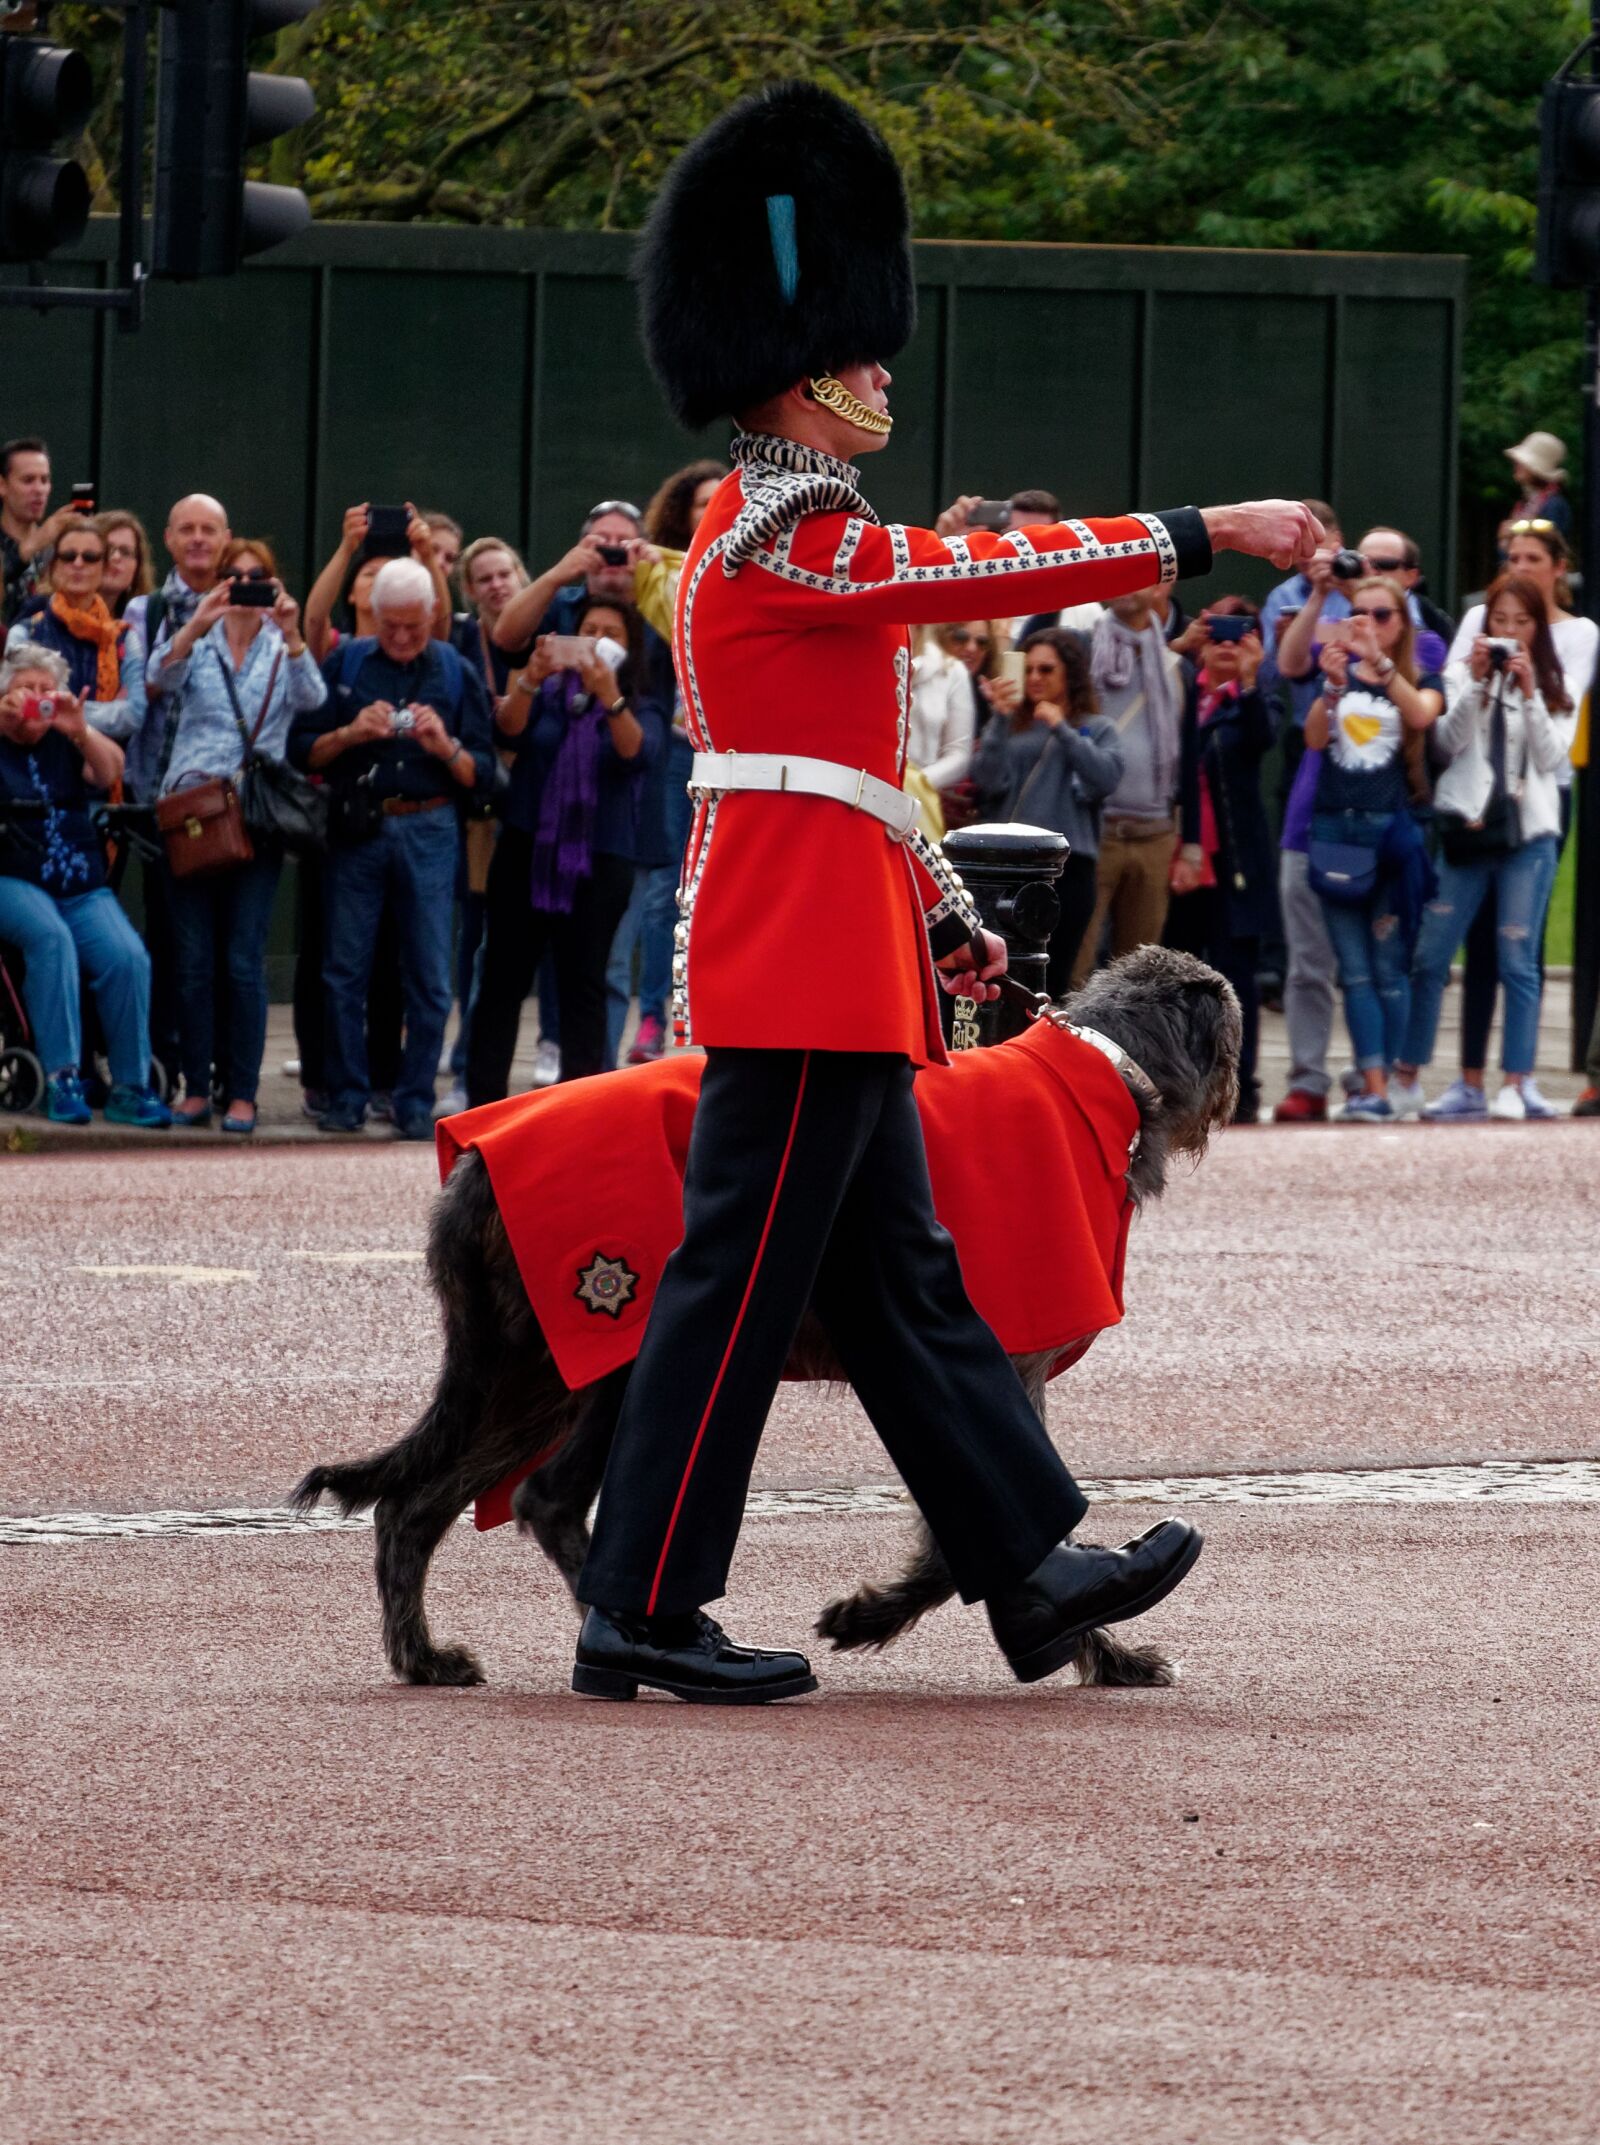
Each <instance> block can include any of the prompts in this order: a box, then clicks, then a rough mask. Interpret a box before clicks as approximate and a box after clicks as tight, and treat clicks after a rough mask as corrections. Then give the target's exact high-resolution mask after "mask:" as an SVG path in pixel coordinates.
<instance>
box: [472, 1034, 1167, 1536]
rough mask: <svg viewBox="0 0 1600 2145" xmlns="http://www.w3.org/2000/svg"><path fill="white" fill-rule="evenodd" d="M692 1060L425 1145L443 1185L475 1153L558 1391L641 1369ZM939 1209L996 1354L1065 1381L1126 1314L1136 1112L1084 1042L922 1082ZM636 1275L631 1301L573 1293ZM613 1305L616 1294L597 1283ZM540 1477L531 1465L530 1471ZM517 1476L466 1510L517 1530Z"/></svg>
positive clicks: (581, 1087) (680, 1059)
mask: <svg viewBox="0 0 1600 2145" xmlns="http://www.w3.org/2000/svg"><path fill="white" fill-rule="evenodd" d="M703 1064H704V1060H703V1059H702V1058H699V1057H697V1056H690V1055H678V1056H674V1057H668V1058H662V1059H660V1060H658V1061H657V1062H656V1063H655V1064H653V1065H641V1066H638V1067H635V1068H630V1069H629V1070H627V1071H625V1072H619V1073H608V1074H607V1075H606V1076H605V1077H604V1078H603V1079H596V1080H578V1081H574V1082H572V1083H571V1084H570V1085H567V1086H561V1087H553V1088H545V1089H543V1090H541V1091H539V1092H536V1093H533V1094H527V1095H513V1096H510V1097H508V1098H507V1100H506V1101H504V1102H492V1103H489V1104H486V1105H485V1107H484V1108H482V1109H480V1110H469V1111H467V1112H466V1113H465V1114H464V1115H462V1116H460V1117H449V1118H446V1119H445V1120H444V1121H443V1122H442V1123H441V1124H440V1126H439V1128H438V1147H439V1167H440V1175H441V1177H445V1176H448V1175H449V1173H450V1170H451V1168H452V1167H453V1166H454V1164H455V1161H456V1158H457V1156H458V1155H460V1154H461V1153H463V1152H464V1151H465V1150H466V1149H468V1148H472V1147H475V1148H476V1149H477V1150H478V1152H479V1153H480V1154H481V1155H482V1156H483V1159H484V1162H485V1165H486V1166H487V1168H488V1171H489V1179H490V1182H491V1184H492V1185H493V1187H494V1195H495V1200H496V1203H497V1205H498V1206H499V1209H500V1212H501V1215H502V1216H503V1217H504V1220H505V1225H506V1231H507V1234H508V1235H509V1237H510V1239H511V1248H512V1251H513V1253H514V1254H515V1257H516V1261H517V1268H518V1271H519V1272H520V1274H521V1276H522V1282H523V1286H524V1287H525V1288H526V1289H527V1291H528V1300H529V1302H530V1303H531V1304H532V1306H533V1309H534V1313H535V1315H536V1316H537V1318H538V1320H539V1325H540V1328H541V1330H542V1331H543V1333H544V1335H545V1338H546V1340H547V1341H548V1342H549V1344H550V1352H551V1355H552V1356H553V1357H554V1359H555V1364H556V1368H557V1369H558V1370H559V1371H560V1373H561V1376H562V1378H563V1379H564V1380H565V1381H566V1383H567V1385H568V1386H569V1387H572V1388H574V1389H575V1388H577V1387H578V1386H583V1385H590V1384H592V1383H593V1382H594V1380H595V1379H597V1378H603V1377H604V1376H605V1375H606V1373H607V1372H608V1371H613V1370H616V1369H617V1368H619V1367H620V1366H621V1365H622V1364H624V1363H631V1362H632V1361H633V1359H634V1357H635V1356H636V1355H637V1354H638V1353H639V1344H640V1341H641V1340H642V1339H643V1336H644V1326H645V1320H646V1318H647V1317H648V1315H649V1310H650V1303H651V1299H652V1297H653V1296H654V1294H655V1287H656V1282H657V1280H658V1279H659V1277H660V1274H661V1270H662V1268H663V1267H664V1266H665V1264H666V1262H667V1259H668V1258H669V1257H670V1255H671V1253H672V1252H673V1250H674V1248H675V1247H676V1245H677V1243H678V1240H679V1238H680V1237H681V1235H682V1233H683V1167H684V1158H685V1155H686V1154H687V1152H688V1146H689V1132H690V1128H691V1126H692V1124H693V1122H694V1109H695V1101H696V1098H697V1096H698V1094H699V1089H700V1073H701V1068H702V1066H703ZM916 1094H917V1107H918V1110H919V1111H920V1113H921V1116H922V1129H923V1135H924V1137H925V1139H926V1141H927V1148H928V1171H929V1175H930V1177H931V1178H932V1181H933V1200H934V1207H935V1209H936V1211H937V1213H938V1216H939V1219H940V1221H941V1222H943V1224H944V1226H945V1227H946V1228H947V1229H948V1230H949V1231H950V1233H951V1235H952V1236H953V1237H954V1238H955V1242H956V1249H957V1251H958V1252H959V1253H960V1256H961V1271H962V1276H963V1278H964V1280H965V1281H966V1284H967V1292H968V1294H969V1295H970V1296H971V1298H972V1301H973V1303H974V1305H975V1306H976V1308H977V1310H978V1311H979V1313H980V1314H981V1316H982V1317H983V1318H984V1319H986V1320H987V1322H988V1323H989V1325H991V1326H992V1327H993V1328H994V1331H995V1332H996V1334H997V1335H998V1336H999V1338H1000V1341H1001V1344H1002V1345H1003V1346H1004V1348H1005V1349H1006V1352H1007V1353H1008V1354H1009V1355H1031V1354H1035V1353H1037V1352H1040V1351H1043V1350H1046V1349H1050V1350H1054V1351H1055V1353H1056V1361H1055V1364H1054V1366H1053V1369H1052V1375H1054V1374H1055V1373H1056V1372H1058V1371H1061V1370H1064V1369H1065V1368H1066V1367H1067V1365H1068V1364H1069V1363H1073V1362H1076V1360H1077V1359H1078V1357H1079V1356H1080V1355H1082V1353H1083V1351H1084V1350H1085V1349H1086V1348H1087V1347H1088V1346H1089V1343H1090V1342H1091V1341H1092V1340H1093V1339H1094V1337H1095V1335H1096V1334H1097V1333H1100V1332H1103V1331H1104V1329H1105V1328H1106V1327H1107V1326H1114V1325H1116V1324H1117V1323H1118V1321H1119V1320H1120V1319H1121V1317H1122V1270H1123V1261H1124V1257H1125V1254H1126V1250H1127V1241H1128V1224H1129V1222H1130V1220H1131V1218H1132V1213H1133V1208H1132V1203H1131V1201H1130V1199H1129V1195H1128V1186H1127V1168H1128V1158H1129V1154H1130V1152H1131V1149H1132V1145H1133V1140H1134V1134H1135V1133H1136V1131H1137V1129H1138V1122H1139V1119H1138V1111H1137V1109H1136V1108H1135V1106H1134V1101H1133V1098H1132V1096H1131V1095H1130V1094H1129V1093H1128V1090H1127V1088H1126V1086H1125V1085H1124V1084H1123V1081H1122V1078H1121V1076H1120V1075H1119V1074H1118V1072H1117V1071H1116V1068H1115V1067H1114V1066H1113V1065H1112V1064H1111V1063H1110V1062H1109V1060H1108V1059H1107V1058H1106V1057H1105V1056H1104V1055H1103V1054H1102V1053H1101V1052H1100V1051H1098V1050H1096V1049H1095V1048H1094V1047H1093V1046H1092V1045H1091V1044H1088V1043H1085V1042H1082V1041H1081V1040H1080V1039H1079V1038H1078V1037H1077V1036H1075V1035H1071V1034H1068V1033H1066V1032H1065V1031H1064V1030H1062V1029H1060V1028H1058V1027H1056V1026H1054V1025H1053V1024H1052V1023H1050V1022H1048V1021H1038V1022H1036V1023H1035V1024H1034V1025H1033V1026H1032V1027H1031V1028H1030V1029H1029V1030H1028V1031H1027V1033H1026V1034H1025V1035H1020V1036H1017V1037H1016V1038H1015V1039H1014V1040H1012V1041H1011V1042H1008V1043H1001V1044H999V1045H998V1046H996V1047H995V1048H994V1049H990V1050H969V1051H964V1052H961V1053H960V1054H959V1055H957V1056H956V1057H955V1058H954V1059H953V1060H952V1061H951V1062H950V1063H949V1064H947V1065H942V1066H929V1067H927V1068H925V1069H924V1070H923V1071H922V1072H919V1074H918V1075H917V1086H916ZM597 1258H598V1259H601V1260H607V1261H611V1262H613V1268H614V1267H615V1262H618V1261H620V1262H621V1264H622V1266H623V1267H625V1268H626V1270H627V1273H628V1275H631V1276H632V1277H633V1278H632V1283H631V1287H629V1286H628V1285H627V1284H626V1283H624V1287H626V1288H627V1300H626V1301H624V1302H620V1303H619V1302H618V1301H617V1299H616V1296H615V1294H613V1295H612V1296H611V1297H610V1298H609V1299H608V1298H605V1297H604V1296H602V1297H601V1301H600V1303H599V1305H598V1306H597V1305H596V1303H595V1302H594V1301H593V1299H594V1298H595V1297H596V1295H597V1294H598V1293H599V1292H598V1291H597V1290H596V1289H595V1287H594V1285H593V1283H592V1282H591V1283H590V1284H589V1285H588V1287H587V1289H585V1286H584V1276H585V1275H586V1274H588V1273H590V1272H591V1271H592V1270H594V1269H595V1265H596V1260H597ZM611 1285H612V1287H613V1288H615V1283H613V1284H611ZM533 1464H536V1463H533ZM528 1472H529V1468H527V1467H524V1468H521V1469H519V1470H518V1472H517V1473H516V1474H515V1475H513V1476H511V1477H509V1478H508V1479H507V1480H506V1481H505V1482H503V1483H501V1484H500V1485H499V1487H498V1488H497V1489H496V1490H494V1491H492V1492H491V1493H490V1495H489V1496H487V1497H484V1498H480V1499H479V1500H478V1508H477V1523H478V1525H479V1526H480V1527H496V1526H499V1525H501V1524H502V1523H503V1522H504V1521H505V1520H507V1519H509V1518H510V1516H511V1492H512V1490H513V1489H514V1488H515V1487H516V1484H517V1482H518V1481H520V1480H521V1478H522V1476H523V1475H524V1474H526V1473H528Z"/></svg>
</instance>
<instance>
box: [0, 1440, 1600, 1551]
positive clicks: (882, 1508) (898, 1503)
mask: <svg viewBox="0 0 1600 2145" xmlns="http://www.w3.org/2000/svg"><path fill="white" fill-rule="evenodd" d="M1082 1486H1083V1489H1084V1491H1085V1492H1086V1494H1087V1495H1088V1496H1089V1497H1091V1498H1093V1499H1096V1500H1101V1501H1104V1502H1105V1503H1107V1504H1164V1505H1178V1506H1182V1505H1187V1504H1479V1503H1492V1504H1600V1460H1489V1461H1485V1462H1482V1463H1481V1464H1474V1463H1470V1462H1462V1463H1457V1462H1452V1463H1449V1464H1447V1465H1443V1466H1439V1467H1360V1468H1351V1469H1349V1470H1348V1471H1347V1472H1345V1473H1338V1472H1335V1471H1333V1470H1327V1471H1322V1470H1313V1471H1308V1472H1306V1473H1303V1474H1281V1475H1161V1476H1151V1477H1148V1478H1140V1477H1117V1476H1108V1477H1106V1478H1104V1479H1102V1480H1098V1481H1097V1480H1095V1479H1093V1478H1092V1477H1091V1478H1087V1479H1085V1480H1084V1482H1083V1485H1082ZM910 1504H911V1499H910V1497H909V1496H908V1495H907V1494H906V1492H905V1491H904V1490H903V1489H902V1488H901V1487H900V1485H899V1484H898V1483H895V1482H863V1483H855V1484H850V1483H839V1484H835V1485H832V1486H822V1487H818V1488H814V1489H797V1490H756V1491H754V1492H753V1493H752V1494H751V1496H750V1497H749V1498H748V1500H747V1501H746V1504H745V1512H746V1515H747V1516H748V1517H749V1518H751V1519H783V1518H793V1517H797V1516H798V1517H806V1516H815V1515H816V1514H818V1513H838V1514H844V1515H848V1516H850V1517H852V1518H859V1517H862V1516H865V1515H871V1514H873V1513H884V1512H904V1511H906V1510H908V1509H909V1508H910ZM459 1524H461V1525H462V1526H470V1525H471V1524H472V1515H471V1513H470V1512H467V1513H463V1515H462V1518H461V1520H460V1522H459ZM371 1525H372V1519H371V1515H370V1514H358V1515H357V1516H356V1517H355V1518H353V1519H343V1518H341V1517H340V1516H339V1514H338V1513H337V1512H335V1511H333V1510H332V1509H331V1508H329V1507H326V1506H319V1507H318V1508H317V1509H316V1510H315V1511H311V1512H291V1511H290V1510H289V1509H288V1507H287V1506H285V1505H264V1506H226V1507H217V1508H215V1509H213V1510H211V1511H200V1512H41V1513H36V1514H33V1515H30V1516H27V1517H16V1518H7V1517H5V1516H3V1515H0V1543H20V1542H39V1543H66V1542H85V1541H89V1542H93V1541H108V1540H119V1539H122V1540H126V1539H130V1538H132V1539H138V1538H143V1539H146V1540H172V1539H174V1538H177V1537H179V1536H192V1535H198V1534H304V1533H342V1532H345V1531H347V1530H351V1529H360V1528H369V1527H370V1526H371Z"/></svg>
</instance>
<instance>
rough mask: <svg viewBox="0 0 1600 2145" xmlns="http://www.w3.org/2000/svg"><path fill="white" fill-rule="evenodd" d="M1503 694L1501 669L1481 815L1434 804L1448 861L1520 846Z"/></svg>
mask: <svg viewBox="0 0 1600 2145" xmlns="http://www.w3.org/2000/svg"><path fill="white" fill-rule="evenodd" d="M1505 697H1506V680H1505V672H1504V671H1501V672H1500V674H1499V676H1498V677H1497V678H1496V679H1495V687H1494V700H1493V703H1492V704H1491V706H1490V709H1489V772H1490V775H1491V776H1492V778H1493V780H1492V783H1491V787H1490V790H1489V801H1488V803H1487V804H1486V805H1485V806H1484V808H1483V816H1482V818H1480V819H1463V818H1462V816H1461V814H1460V813H1459V812H1452V811H1450V810H1448V809H1446V810H1443V811H1441V810H1439V809H1438V808H1437V807H1436V808H1435V812H1434V816H1435V818H1436V819H1437V820H1438V822H1439V846H1440V847H1441V848H1442V849H1443V851H1444V855H1445V862H1446V863H1447V864H1479V863H1482V862H1483V861H1484V859H1485V858H1488V857H1502V856H1509V855H1510V854H1511V852H1512V850H1513V849H1520V848H1521V847H1522V813H1521V810H1520V809H1519V807H1518V804H1517V800H1516V798H1515V797H1513V796H1512V794H1511V789H1510V785H1509V784H1508V783H1507V781H1506V707H1505Z"/></svg>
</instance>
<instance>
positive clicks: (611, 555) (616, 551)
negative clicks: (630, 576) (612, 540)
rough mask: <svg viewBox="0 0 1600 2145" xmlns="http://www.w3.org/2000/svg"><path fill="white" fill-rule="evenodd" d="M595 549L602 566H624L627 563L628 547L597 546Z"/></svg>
mask: <svg viewBox="0 0 1600 2145" xmlns="http://www.w3.org/2000/svg"><path fill="white" fill-rule="evenodd" d="M595 548H596V550H597V551H598V552H599V554H600V560H601V563H602V565H605V566H626V565H627V563H628V547H627V545H626V544H598V545H596V547H595Z"/></svg>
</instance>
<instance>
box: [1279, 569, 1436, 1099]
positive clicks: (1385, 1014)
mask: <svg viewBox="0 0 1600 2145" xmlns="http://www.w3.org/2000/svg"><path fill="white" fill-rule="evenodd" d="M1350 610H1351V615H1350V617H1349V618H1348V619H1343V620H1340V621H1339V623H1338V624H1336V625H1332V626H1328V627H1326V628H1324V632H1325V634H1326V635H1327V636H1328V637H1327V638H1326V639H1325V641H1324V643H1323V647H1322V654H1321V668H1322V675H1323V679H1324V686H1323V690H1322V692H1321V693H1319V694H1318V696H1317V698H1316V699H1315V700H1314V701H1313V702H1312V704H1311V708H1310V711H1309V713H1308V714H1307V716H1306V747H1307V749H1308V750H1309V751H1321V752H1323V753H1324V754H1325V757H1324V759H1323V762H1322V765H1321V767H1320V769H1319V770H1318V774H1317V792H1316V804H1315V808H1314V810H1313V812H1312V817H1311V846H1310V849H1309V851H1308V857H1309V874H1310V879H1311V883H1312V885H1313V886H1314V887H1315V888H1316V891H1317V893H1318V894H1319V896H1320V897H1321V900H1322V911H1323V916H1324V919H1325V921H1326V923H1327V926H1328V937H1329V939H1330V940H1331V941H1332V943H1333V951H1334V957H1335V959H1336V960H1337V961H1338V964H1339V988H1340V990H1341V992H1342V993H1343V996H1344V1017H1345V1024H1346V1026H1347V1027H1348V1028H1349V1030H1350V1044H1351V1048H1352V1049H1353V1051H1354V1052H1355V1060H1356V1065H1357V1067H1358V1068H1359V1070H1360V1073H1361V1079H1362V1092H1361V1093H1360V1094H1359V1095H1352V1096H1351V1098H1350V1100H1349V1101H1348V1102H1347V1103H1346V1104H1345V1108H1344V1116H1345V1118H1346V1119H1348V1120H1349V1121H1350V1122H1351V1123H1353V1124H1361V1123H1365V1122H1368V1121H1371V1120H1380V1121H1381V1120H1383V1119H1385V1118H1391V1117H1393V1116H1394V1115H1395V1110H1394V1106H1393V1104H1392V1103H1391V1102H1390V1100H1389V1069H1390V1067H1391V1066H1392V1065H1393V1064H1394V1063H1395V1061H1396V1060H1397V1059H1398V1058H1399V1057H1400V1056H1401V1055H1402V1054H1403V1052H1404V1049H1405V1040H1406V1028H1407V1024H1408V1021H1409V1018H1410V1012H1411V981H1410V976H1411V955H1412V951H1413V948H1414V945H1415V942H1416V932H1417V928H1418V924H1419V923H1420V915H1421V903H1422V899H1423V895H1422V892H1421V884H1420V882H1421V880H1422V878H1423V877H1425V876H1426V863H1425V859H1424V858H1423V854H1422V848H1421V837H1420V836H1419V835H1418V833H1417V831H1416V827H1415V825H1414V824H1413V822H1412V819H1411V811H1410V808H1411V805H1412V803H1413V802H1414V801H1415V802H1420V801H1421V799H1422V798H1423V797H1424V796H1425V794H1426V783H1427V776H1426V773H1425V771H1424V766H1423V759H1424V736H1425V733H1426V732H1427V731H1428V730H1429V729H1431V728H1432V726H1433V724H1434V723H1435V722H1436V721H1437V720H1438V716H1439V711H1440V709H1441V708H1442V707H1443V706H1444V687H1443V680H1442V679H1440V678H1439V677H1438V676H1437V675H1436V674H1434V673H1433V672H1428V673H1426V674H1425V675H1423V676H1421V677H1419V676H1418V675H1417V671H1416V662H1415V655H1414V652H1413V648H1412V627H1411V615H1410V613H1409V612H1408V611H1407V609H1406V601H1405V594H1404V591H1403V590H1402V589H1401V587H1400V585H1399V583H1398V582H1396V581H1386V580H1384V579H1383V578H1381V577H1380V576H1374V577H1372V578H1369V579H1367V580H1363V581H1358V582H1356V584H1355V586H1354V587H1353V588H1352V589H1351V590H1350ZM1363 887H1364V890H1363Z"/></svg>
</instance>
